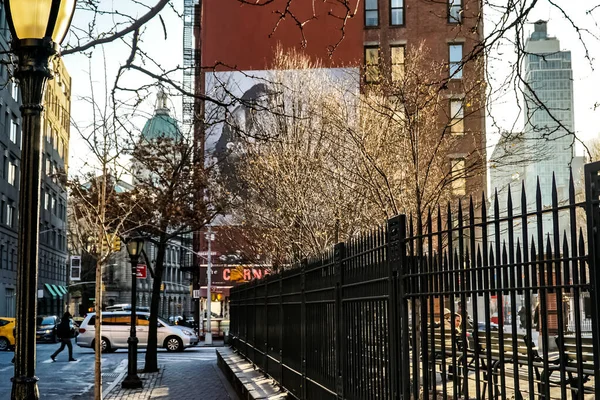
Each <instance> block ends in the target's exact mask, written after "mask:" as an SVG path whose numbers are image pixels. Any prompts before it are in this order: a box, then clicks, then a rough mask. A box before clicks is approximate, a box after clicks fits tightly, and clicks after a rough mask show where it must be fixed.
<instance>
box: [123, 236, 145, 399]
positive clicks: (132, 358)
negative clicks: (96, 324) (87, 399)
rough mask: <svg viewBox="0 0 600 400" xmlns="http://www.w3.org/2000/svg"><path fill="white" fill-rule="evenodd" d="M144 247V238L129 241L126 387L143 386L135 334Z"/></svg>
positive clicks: (124, 381)
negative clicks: (139, 271) (129, 303)
mask: <svg viewBox="0 0 600 400" xmlns="http://www.w3.org/2000/svg"><path fill="white" fill-rule="evenodd" d="M143 249H144V238H143V237H135V238H131V239H129V240H128V241H127V253H129V259H130V260H131V328H130V329H129V339H127V344H128V349H129V351H128V363H127V364H128V365H127V377H126V378H125V379H124V380H123V383H122V384H121V386H122V387H124V388H126V389H139V388H141V387H142V386H143V384H142V381H141V380H140V377H139V376H138V375H137V345H138V338H137V337H136V335H135V327H136V322H137V321H136V307H137V304H136V303H137V264H138V260H139V258H140V254H141V253H142V250H143Z"/></svg>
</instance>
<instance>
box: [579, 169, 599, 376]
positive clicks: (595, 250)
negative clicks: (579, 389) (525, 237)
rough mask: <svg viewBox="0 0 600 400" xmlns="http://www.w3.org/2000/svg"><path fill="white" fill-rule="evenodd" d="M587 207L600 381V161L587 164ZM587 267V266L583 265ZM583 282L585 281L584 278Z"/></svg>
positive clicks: (597, 368) (597, 363)
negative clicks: (599, 271)
mask: <svg viewBox="0 0 600 400" xmlns="http://www.w3.org/2000/svg"><path fill="white" fill-rule="evenodd" d="M584 171H585V207H586V214H587V229H588V232H587V235H588V254H589V266H590V283H591V289H590V296H591V298H592V305H593V306H592V330H593V332H594V334H593V343H594V381H595V382H596V385H598V382H600V334H599V333H598V328H599V327H600V325H599V321H600V296H599V294H598V289H599V288H600V274H599V273H598V268H600V205H599V198H600V176H599V174H598V172H599V171H600V162H595V163H592V164H587V165H586V166H585V169H584ZM582 269H585V266H583V267H582ZM581 283H585V280H582V281H581Z"/></svg>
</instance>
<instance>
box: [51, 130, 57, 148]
mask: <svg viewBox="0 0 600 400" xmlns="http://www.w3.org/2000/svg"><path fill="white" fill-rule="evenodd" d="M57 147H58V131H57V130H56V129H53V130H52V148H54V149H56V148H57Z"/></svg>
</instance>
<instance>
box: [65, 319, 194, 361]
mask: <svg viewBox="0 0 600 400" xmlns="http://www.w3.org/2000/svg"><path fill="white" fill-rule="evenodd" d="M136 317H137V322H136V336H137V338H138V340H139V343H138V347H139V348H144V347H146V346H147V345H148V330H149V322H150V321H149V319H150V313H148V312H137V313H136ZM130 321H131V313H130V312H128V311H107V312H104V313H102V343H101V347H102V352H103V353H109V352H113V351H116V350H117V349H127V347H128V344H127V339H128V338H129V328H130ZM95 323H96V313H90V314H88V315H87V316H86V317H85V319H84V320H83V322H82V323H81V325H80V327H79V336H77V339H76V340H75V342H76V344H77V345H78V346H79V347H91V348H95V343H94V340H95V333H96V329H95ZM157 338H158V347H159V348H165V349H167V351H183V350H184V349H185V348H187V347H192V346H196V345H197V344H198V336H196V334H195V333H194V332H193V331H192V329H189V328H185V327H179V326H172V325H169V323H168V322H167V321H165V320H163V319H161V318H159V319H158V327H157Z"/></svg>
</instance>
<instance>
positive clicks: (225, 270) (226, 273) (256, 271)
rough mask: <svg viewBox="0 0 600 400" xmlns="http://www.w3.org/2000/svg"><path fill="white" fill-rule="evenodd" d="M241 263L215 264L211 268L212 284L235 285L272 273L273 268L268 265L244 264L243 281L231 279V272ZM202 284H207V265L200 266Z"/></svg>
mask: <svg viewBox="0 0 600 400" xmlns="http://www.w3.org/2000/svg"><path fill="white" fill-rule="evenodd" d="M238 267H239V265H235V264H234V265H213V266H212V268H211V271H212V274H211V285H214V286H235V285H236V284H239V283H243V282H244V281H251V280H253V279H261V278H264V277H265V276H267V275H269V274H270V273H271V270H270V269H269V268H267V267H259V266H245V265H244V266H243V268H244V272H243V277H244V280H243V281H238V282H236V281H233V280H231V272H232V271H234V270H236V269H237V268H238ZM200 285H202V286H206V265H201V266H200Z"/></svg>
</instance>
